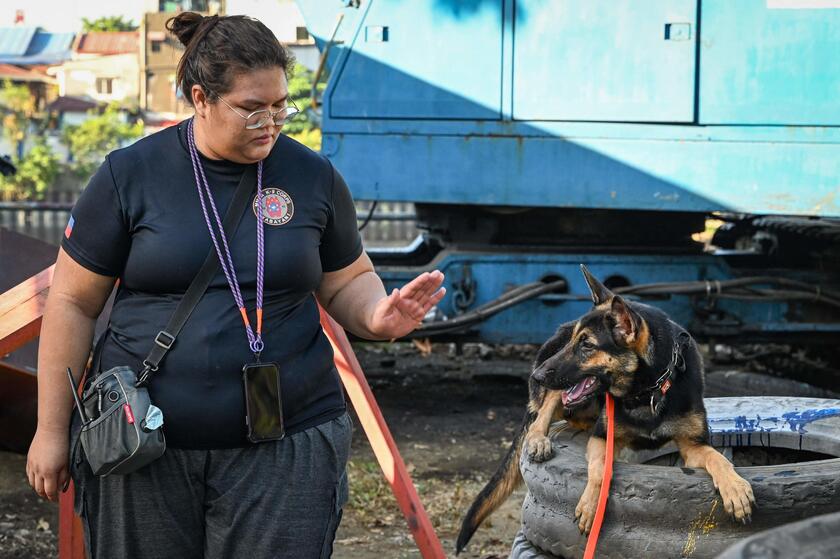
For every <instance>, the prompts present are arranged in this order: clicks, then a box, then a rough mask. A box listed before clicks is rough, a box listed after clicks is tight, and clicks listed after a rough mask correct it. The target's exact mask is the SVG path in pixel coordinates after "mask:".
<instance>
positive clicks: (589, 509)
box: [575, 435, 607, 534]
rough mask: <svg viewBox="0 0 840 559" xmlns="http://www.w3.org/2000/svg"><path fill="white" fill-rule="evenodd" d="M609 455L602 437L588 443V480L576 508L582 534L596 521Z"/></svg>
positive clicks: (591, 438) (592, 439) (576, 517)
mask: <svg viewBox="0 0 840 559" xmlns="http://www.w3.org/2000/svg"><path fill="white" fill-rule="evenodd" d="M606 453H607V441H605V440H604V439H602V438H600V437H596V436H594V435H593V436H591V437H589V441H588V442H587V443H586V461H587V464H588V466H587V479H586V488H584V490H583V495H581V497H580V501H578V504H577V507H575V521H576V522H577V523H578V529H579V530H580V533H581V534H588V533H589V531H590V530H591V529H592V522H593V521H594V520H595V509H597V508H598V495H599V494H600V493H601V483H602V482H603V481H604V457H605V456H606Z"/></svg>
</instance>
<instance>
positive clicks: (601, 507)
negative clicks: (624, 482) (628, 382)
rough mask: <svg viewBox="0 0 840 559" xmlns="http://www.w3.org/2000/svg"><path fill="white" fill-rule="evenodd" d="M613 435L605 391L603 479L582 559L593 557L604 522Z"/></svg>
mask: <svg viewBox="0 0 840 559" xmlns="http://www.w3.org/2000/svg"><path fill="white" fill-rule="evenodd" d="M614 436H615V404H614V403H613V399H612V396H610V394H609V392H608V393H607V451H606V454H605V455H604V479H603V481H601V492H600V493H599V494H598V508H597V509H595V521H594V522H593V523H592V530H590V531H589V539H587V540H586V551H584V553H583V559H593V557H595V547H596V546H597V545H598V534H599V533H600V532H601V524H603V522H604V512H606V510H607V498H609V496H610V482H611V481H612V471H613V439H614Z"/></svg>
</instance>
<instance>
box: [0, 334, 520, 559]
mask: <svg viewBox="0 0 840 559" xmlns="http://www.w3.org/2000/svg"><path fill="white" fill-rule="evenodd" d="M460 349H461V351H460V352H459V351H458V348H456V347H455V345H454V344H438V345H435V346H433V351H432V353H431V354H430V355H423V354H422V352H420V351H419V350H418V349H417V348H416V347H414V346H413V345H410V344H395V345H387V346H386V345H376V344H359V345H357V346H356V350H357V353H358V356H359V360H360V362H361V364H362V367H363V368H364V370H365V373H366V375H367V377H368V380H369V382H370V384H371V387H372V389H373V392H374V394H375V395H376V398H377V401H378V402H379V405H380V406H381V408H382V412H383V414H384V416H385V419H386V421H387V422H388V425H389V427H390V429H391V432H392V433H393V435H394V437H395V439H396V441H397V444H398V446H399V448H400V451H401V453H402V456H403V459H404V460H405V462H406V464H407V466H408V470H409V472H410V473H411V475H412V478H413V479H414V482H415V485H416V486H417V488H418V492H419V494H420V497H421V500H422V501H423V504H424V506H425V507H426V510H427V511H428V512H429V515H430V517H431V520H432V523H433V524H434V526H435V529H436V530H437V533H438V535H439V537H440V538H441V541H442V543H443V546H444V549H445V550H446V551H447V553H448V554H450V555H453V556H454V541H455V537H456V535H457V531H458V527H459V525H460V521H461V517H462V516H463V514H464V512H465V511H466V509H467V507H468V506H469V504H470V503H471V502H472V499H473V498H474V497H475V495H476V494H477V493H478V491H479V490H480V489H481V487H482V486H483V484H484V483H485V482H486V481H487V480H488V479H489V477H490V475H491V474H492V473H493V471H494V470H495V467H496V464H497V462H498V460H499V459H500V458H501V457H502V455H503V453H504V452H505V450H506V449H507V447H508V446H509V445H510V441H511V439H512V437H513V434H514V431H515V429H516V428H517V427H518V425H519V422H520V420H521V418H522V413H523V410H524V405H525V403H526V401H527V385H526V378H527V375H528V373H529V370H530V361H531V359H532V358H533V354H534V352H535V351H536V348H535V347H530V346H503V347H489V346H484V345H476V344H467V345H465V346H463V347H462V348H460ZM355 424H356V429H355V433H354V437H353V450H352V453H351V458H350V464H349V466H348V470H349V476H350V493H351V495H350V502H349V503H348V504H347V506H346V507H345V511H344V517H343V521H342V524H341V526H340V528H339V530H338V534H337V535H336V544H335V552H334V555H333V556H334V557H335V558H337V559H344V558H347V559H374V558H375V559H392V558H393V559H402V558H415V557H420V554H419V552H418V551H417V548H416V547H415V545H414V541H413V539H412V538H411V533H410V532H409V530H408V527H407V525H406V523H405V520H404V518H403V516H402V514H401V512H400V510H399V508H398V507H397V504H396V501H395V500H394V498H393V496H392V495H391V492H390V487H389V486H388V484H387V483H386V482H385V480H384V478H383V477H382V475H381V472H380V471H379V468H378V465H377V463H376V460H375V458H374V456H373V453H372V452H371V450H370V446H369V445H368V443H367V439H366V438H365V436H364V433H363V432H362V430H361V428H360V427H359V423H358V421H356V422H355ZM24 465H25V457H24V456H21V455H15V454H10V453H0V559H5V558H27V559H46V558H52V557H55V556H56V553H57V552H56V549H57V534H58V507H57V506H56V505H54V504H51V503H48V502H44V501H41V500H40V499H39V498H38V497H37V496H36V495H35V493H33V492H32V491H31V489H29V487H28V485H27V484H26V476H25V473H24ZM523 497H524V491H522V490H520V491H519V492H517V493H516V494H514V496H513V497H511V498H510V499H509V500H508V502H507V503H505V505H504V506H503V507H502V508H501V509H499V511H497V512H496V514H495V515H494V516H493V517H492V518H491V519H489V521H487V522H485V525H483V526H482V527H481V528H480V529H479V530H478V532H477V533H476V535H475V537H474V538H473V540H472V542H471V544H470V547H469V548H468V550H467V551H466V552H465V553H463V554H462V555H461V556H460V557H465V558H467V559H477V558H480V559H488V558H492V557H495V556H498V557H506V556H507V552H508V551H509V549H510V542H511V541H512V540H513V536H514V534H515V533H516V531H517V530H518V526H519V507H520V505H521V503H522V498H523Z"/></svg>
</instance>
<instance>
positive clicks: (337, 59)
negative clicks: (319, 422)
mask: <svg viewBox="0 0 840 559" xmlns="http://www.w3.org/2000/svg"><path fill="white" fill-rule="evenodd" d="M298 4H299V5H300V7H301V9H302V11H303V14H304V18H305V19H306V23H307V26H308V28H309V30H310V32H311V33H312V34H313V35H314V36H315V38H316V41H317V42H318V44H319V47H320V48H321V50H322V52H324V51H326V57H325V61H326V64H327V67H328V68H329V81H328V86H327V89H326V91H325V92H324V94H323V97H322V99H321V104H322V113H323V114H322V119H323V122H322V125H323V133H324V136H323V153H324V154H325V155H326V156H327V157H329V158H330V159H331V160H332V161H333V162H334V163H335V165H336V166H337V168H338V169H340V171H341V172H342V173H343V174H344V176H345V178H346V179H347V182H348V184H349V185H350V187H351V189H352V191H353V194H354V196H355V197H356V198H357V199H367V200H381V201H411V202H415V204H416V208H417V216H418V222H419V224H420V226H421V228H422V229H424V230H425V234H424V235H423V237H421V238H419V239H418V240H417V241H416V242H415V243H414V245H412V246H411V247H409V248H407V249H405V250H399V251H385V250H373V251H372V257H373V258H374V262H375V263H376V264H377V269H378V270H379V271H380V273H381V275H382V276H383V278H384V279H385V280H386V283H387V284H388V285H387V286H386V287H394V286H397V285H400V284H401V283H402V282H404V281H406V280H407V279H409V278H411V277H413V276H414V275H415V274H416V273H417V272H418V271H419V270H427V269H432V268H438V269H441V270H442V271H444V272H445V273H446V276H447V280H446V285H447V288H448V291H449V294H448V295H447V297H446V299H445V300H444V301H443V302H442V303H441V305H440V311H441V315H439V316H438V317H437V318H438V319H442V318H443V317H444V316H445V317H446V318H447V319H448V321H451V320H453V319H456V320H457V319H458V317H471V316H473V315H475V314H476V313H475V312H474V311H475V309H479V314H480V313H481V310H482V308H483V309H484V310H487V309H488V308H492V307H493V305H494V304H495V303H494V302H500V301H499V298H500V297H501V299H502V301H501V302H504V299H505V297H506V296H507V297H508V298H510V297H511V296H514V295H516V294H517V291H516V289H517V288H519V291H523V290H524V291H527V289H528V288H527V287H522V286H528V285H529V284H532V283H533V282H540V283H539V284H537V285H542V286H543V289H541V290H540V291H541V294H540V295H539V296H536V297H533V298H531V299H529V300H527V301H525V302H523V303H521V304H518V305H515V306H511V307H510V308H508V309H507V310H505V311H504V312H501V313H498V314H494V315H493V316H491V317H490V318H489V319H487V320H483V321H482V320H475V321H473V320H469V319H468V320H466V321H465V322H467V323H468V324H467V325H466V326H461V327H458V328H455V327H443V326H441V324H440V323H436V324H435V325H432V326H431V330H428V331H427V332H428V333H430V334H434V333H441V334H443V333H446V334H449V335H451V336H455V337H459V338H460V339H465V340H466V339H480V340H484V341H489V342H542V341H543V340H545V339H546V338H547V337H548V336H549V335H550V334H551V333H552V332H553V331H554V329H555V328H556V326H557V325H558V324H560V323H562V322H565V321H567V320H570V319H573V318H575V317H576V316H578V315H580V314H581V313H582V312H583V311H585V310H586V309H587V308H588V307H589V304H588V302H586V301H583V300H580V296H582V295H583V294H585V293H586V287H585V284H584V281H583V278H582V276H581V274H580V272H579V271H578V265H579V264H580V263H581V262H583V263H586V264H587V266H588V267H589V268H590V270H592V272H593V273H594V274H596V275H597V276H599V277H600V278H601V279H606V283H607V285H608V286H610V287H614V288H622V287H623V288H624V289H625V290H628V293H630V294H633V293H634V291H633V290H634V289H637V291H636V292H635V295H639V296H641V297H642V300H646V301H649V302H651V303H652V304H656V305H658V306H660V307H662V308H663V309H664V310H666V311H667V312H669V313H670V314H671V315H672V316H673V317H674V318H675V319H676V320H677V321H679V322H681V323H683V324H685V325H688V326H689V327H690V328H691V329H692V331H693V332H694V333H695V334H696V335H699V336H701V337H705V338H713V339H731V340H735V339H737V340H739V341H747V342H751V341H756V342H759V341H783V342H786V343H787V342H797V343H798V342H802V343H806V342H807V343H823V344H826V343H827V344H836V342H837V340H838V339H840V336H838V333H840V279H838V278H840V273H839V272H840V221H838V220H837V219H836V218H837V217H838V216H840V38H839V37H840V35H838V31H837V30H838V29H840V9H812V8H808V7H807V6H808V5H817V4H819V3H816V2H812V1H810V0H805V1H799V2H797V1H794V0H646V1H645V2H637V1H632V0H586V1H584V0H461V1H457V0H361V1H358V0H357V1H353V0H350V1H346V0H345V1H338V0H298ZM823 4H827V3H825V2H823ZM828 4H830V3H828ZM709 217H714V218H716V219H718V220H721V221H723V225H722V226H721V227H720V228H719V229H718V230H717V232H716V233H715V237H714V243H713V244H714V245H715V246H716V247H717V248H716V250H715V251H714V252H710V251H704V250H703V245H702V244H700V243H698V242H695V241H693V240H692V234H694V233H697V232H700V231H703V230H704V228H705V224H706V220H707V218H709ZM649 283H664V284H666V285H662V286H658V287H653V288H645V289H646V290H647V291H645V292H644V293H643V292H640V291H638V288H637V286H640V285H642V284H649ZM546 286H548V287H550V290H547V289H546V288H545V287H546ZM506 294H507V295H506ZM526 295H527V294H526ZM531 295H533V293H531ZM526 298H527V297H526ZM491 314H492V313H491ZM450 324H453V325H457V324H459V323H458V322H450Z"/></svg>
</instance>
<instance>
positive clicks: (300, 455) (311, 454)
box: [74, 414, 352, 559]
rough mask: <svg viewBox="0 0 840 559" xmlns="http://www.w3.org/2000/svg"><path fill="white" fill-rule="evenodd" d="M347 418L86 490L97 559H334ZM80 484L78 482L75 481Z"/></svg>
mask: <svg viewBox="0 0 840 559" xmlns="http://www.w3.org/2000/svg"><path fill="white" fill-rule="evenodd" d="M351 431H352V426H351V422H350V418H349V416H348V415H347V414H344V415H342V416H341V417H339V418H337V419H334V420H332V421H328V422H326V423H324V424H322V425H318V426H316V427H312V428H310V429H307V430H305V431H301V432H299V433H295V434H293V435H290V436H288V437H286V438H285V439H283V440H280V441H275V442H269V443H260V444H256V445H253V446H249V447H246V448H234V449H219V450H181V449H167V451H166V452H165V453H164V455H163V456H162V457H161V458H160V459H158V460H156V461H155V462H152V463H151V464H149V465H148V466H146V467H144V468H141V469H140V470H138V471H136V472H133V473H131V474H127V475H112V476H107V477H104V478H87V479H85V480H84V484H83V488H82V491H81V495H80V496H79V497H80V498H79V499H78V501H77V506H78V508H80V509H81V510H80V511H79V512H80V514H81V515H82V521H83V524H84V526H85V542H86V544H87V549H88V554H89V556H90V558H91V559H110V558H121V559H169V558H173V557H178V558H179V559H192V558H195V559H230V558H239V557H246V558H247V559H263V558H265V559H267V558H285V557H293V558H296V559H310V558H311V559H318V558H323V557H330V555H331V554H332V543H333V539H334V537H335V531H336V528H337V527H338V523H339V521H340V519H341V508H342V506H343V505H344V503H345V502H346V501H347V476H346V471H345V466H346V463H347V458H348V454H349V452H350V439H351ZM74 477H75V476H74Z"/></svg>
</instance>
